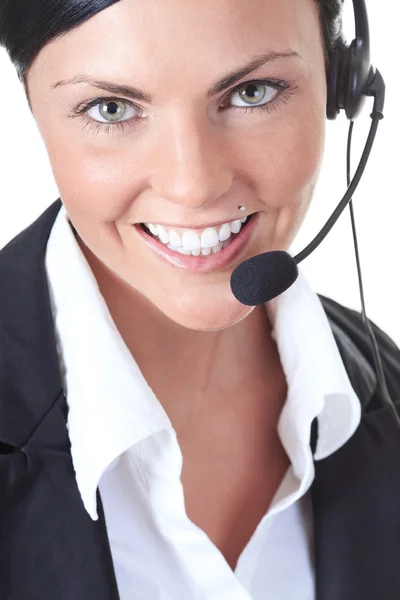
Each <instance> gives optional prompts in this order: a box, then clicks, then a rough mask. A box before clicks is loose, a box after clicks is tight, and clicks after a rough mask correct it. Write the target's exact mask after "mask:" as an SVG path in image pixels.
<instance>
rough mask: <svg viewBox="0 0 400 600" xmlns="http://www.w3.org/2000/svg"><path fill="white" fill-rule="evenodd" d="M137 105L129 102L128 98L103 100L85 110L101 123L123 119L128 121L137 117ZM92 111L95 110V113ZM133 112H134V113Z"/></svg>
mask: <svg viewBox="0 0 400 600" xmlns="http://www.w3.org/2000/svg"><path fill="white" fill-rule="evenodd" d="M135 110H137V109H135V107H134V106H133V104H131V103H130V102H128V101H127V100H117V99H112V100H106V99H104V100H101V101H100V102H97V104H95V105H94V106H91V107H89V109H86V111H85V112H87V114H88V115H89V116H91V117H92V118H93V119H94V120H95V121H98V122H99V123H109V124H112V123H120V122H121V121H124V120H125V121H126V120H128V119H130V118H132V117H135V116H137V115H135ZM90 111H93V114H92V115H91V114H90ZM132 113H133V114H132ZM99 115H100V117H101V118H102V119H104V121H102V120H100V121H99V119H98V117H99Z"/></svg>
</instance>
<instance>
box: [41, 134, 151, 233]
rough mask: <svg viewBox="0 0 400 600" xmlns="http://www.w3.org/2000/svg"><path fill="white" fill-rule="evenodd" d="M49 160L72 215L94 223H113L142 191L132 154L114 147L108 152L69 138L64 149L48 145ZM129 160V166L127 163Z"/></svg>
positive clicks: (58, 144) (57, 145) (58, 145)
mask: <svg viewBox="0 0 400 600" xmlns="http://www.w3.org/2000/svg"><path fill="white" fill-rule="evenodd" d="M48 150H49V157H50V163H51V167H52V171H53V174H54V178H55V180H56V182H57V187H58V189H59V191H60V195H61V197H62V198H63V199H64V201H65V204H66V205H67V208H68V211H69V213H70V214H71V216H72V215H73V214H75V215H79V218H81V219H86V218H87V219H90V220H91V221H93V222H95V221H97V222H99V223H102V222H107V221H109V222H112V221H114V220H117V219H118V218H120V216H121V214H122V213H124V212H125V211H126V210H128V208H129V206H130V205H131V203H132V199H133V198H135V197H136V196H137V195H138V194H139V193H140V187H139V184H140V181H139V179H138V180H137V181H136V179H135V169H134V168H132V167H131V168H130V169H128V168H127V167H128V166H129V165H132V164H134V160H133V159H132V157H129V158H127V155H126V153H119V152H118V151H117V150H116V149H115V148H114V149H113V151H112V152H111V151H110V152H107V151H105V150H104V147H103V148H100V147H98V146H97V147H96V144H95V143H94V142H92V145H91V147H90V148H89V147H88V145H86V144H82V143H79V142H77V143H76V144H74V143H73V142H71V141H69V142H67V143H66V144H65V147H64V150H63V149H61V150H60V143H59V141H58V143H57V144H54V147H51V146H48ZM127 162H128V165H127Z"/></svg>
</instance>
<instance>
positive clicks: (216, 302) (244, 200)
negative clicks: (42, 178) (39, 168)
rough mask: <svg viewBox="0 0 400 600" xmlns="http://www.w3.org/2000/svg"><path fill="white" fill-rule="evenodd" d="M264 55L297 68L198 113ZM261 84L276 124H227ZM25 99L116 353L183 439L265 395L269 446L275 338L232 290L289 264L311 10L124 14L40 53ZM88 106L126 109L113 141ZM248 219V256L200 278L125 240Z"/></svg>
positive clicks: (296, 216)
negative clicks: (245, 272)
mask: <svg viewBox="0 0 400 600" xmlns="http://www.w3.org/2000/svg"><path fill="white" fill-rule="evenodd" d="M205 32H206V34H205ZM267 51H276V52H287V51H295V52H297V53H298V54H299V56H298V57H291V58H282V59H278V60H275V61H273V62H269V63H266V64H265V65H264V66H261V67H259V68H257V70H255V71H253V72H252V73H249V74H248V75H246V76H244V77H243V78H242V79H241V80H239V81H237V82H235V83H234V84H233V85H232V86H231V87H230V88H229V89H228V90H226V91H224V92H221V93H220V94H217V95H216V96H214V97H213V98H208V97H207V90H208V89H209V88H210V87H211V85H212V84H213V83H214V82H215V81H217V80H219V79H221V78H222V77H223V76H224V75H225V74H226V73H228V72H231V71H233V70H235V69H238V68H239V67H241V66H242V65H244V64H246V63H248V62H249V61H250V58H251V56H252V55H253V54H256V53H260V54H261V53H265V52H267ZM81 72H85V73H88V74H90V75H91V76H92V77H93V78H96V79H102V80H107V81H112V82H115V83H119V84H125V85H132V86H135V87H139V88H141V89H143V90H145V91H147V92H148V93H150V94H151V95H152V97H153V102H152V103H146V102H138V101H134V102H133V104H132V106H131V105H130V104H129V101H128V99H127V98H125V102H124V97H123V96H122V95H119V94H110V93H109V92H107V91H104V90H99V89H97V88H95V87H93V86H90V85H87V84H84V83H80V84H78V85H59V86H58V87H53V86H54V85H55V83H56V82H58V81H60V80H65V79H67V78H70V77H73V76H74V75H76V74H78V73H81ZM268 78H271V79H282V80H285V81H287V82H288V83H289V84H290V86H291V87H290V88H289V93H287V95H286V96H282V97H281V98H279V97H276V99H275V102H274V105H273V110H271V111H269V112H266V111H261V110H259V111H256V110H255V111H253V112H250V111H248V112H245V111H244V110H243V109H240V108H235V106H236V107H240V106H241V107H243V106H246V105H247V106H252V103H251V101H249V96H250V93H251V92H250V93H249V90H248V89H247V90H246V91H247V92H248V96H247V97H246V96H245V99H246V98H247V104H246V100H243V99H241V98H240V97H239V94H237V93H236V94H235V95H234V96H232V97H231V98H229V95H230V94H232V93H233V91H234V90H237V89H238V86H239V85H241V84H243V83H245V82H251V81H253V80H255V79H268ZM27 85H28V87H27V92H29V96H30V102H31V107H32V112H33V114H34V117H35V119H36V122H37V125H38V128H39V130H40V133H41V135H42V137H43V140H44V143H45V145H46V148H47V151H48V155H49V159H50V162H51V167H52V170H53V174H54V177H55V180H56V183H57V186H58V189H59V192H60V196H61V198H62V201H63V203H64V205H65V206H66V209H67V212H68V214H69V217H70V220H71V222H72V223H73V225H74V227H75V228H76V230H77V232H78V237H77V240H78V243H79V245H80V247H81V249H82V251H83V253H84V255H85V257H86V259H87V260H88V262H89V264H90V266H91V268H92V270H93V273H94V274H95V276H96V279H97V282H98V284H99V288H100V290H101V292H102V294H103V296H104V298H105V300H106V302H107V305H108V307H109V309H110V312H111V314H112V316H113V318H114V321H115V323H116V325H117V327H118V329H119V331H120V333H121V335H122V337H123V338H124V340H125V342H126V343H127V345H128V347H129V348H130V350H131V351H132V353H133V354H134V356H135V358H136V360H137V362H138V363H139V365H140V366H141V368H142V370H143V373H144V374H145V376H146V377H147V378H148V381H149V382H150V383H151V385H152V387H153V389H154V390H155V391H156V393H158V394H159V397H160V398H162V400H163V402H164V405H165V406H166V407H167V408H168V410H169V412H170V415H171V416H174V418H175V419H176V421H179V422H182V424H183V423H184V422H185V423H186V422H188V419H189V418H190V415H192V416H193V414H194V411H201V409H203V412H204V413H205V414H206V413H207V414H208V415H209V411H208V407H209V404H208V403H209V402H212V403H213V407H214V410H218V406H222V404H223V402H222V400H221V402H220V403H216V397H218V398H224V397H225V398H229V402H230V407H231V408H232V409H234V410H235V411H236V410H237V409H238V408H239V407H240V405H241V403H242V402H243V395H242V394H238V393H237V391H238V390H243V389H246V390H248V389H249V381H250V382H251V385H252V386H253V388H254V390H255V393H254V395H255V396H256V395H257V394H258V396H259V395H261V392H262V393H264V392H265V390H266V389H267V388H268V389H269V390H274V391H276V394H272V393H270V396H271V399H270V403H269V406H270V408H269V411H270V412H269V415H268V417H269V422H270V423H272V425H273V427H272V430H275V427H274V425H275V424H276V419H277V416H278V414H279V410H280V408H281V406H282V401H283V400H284V396H285V393H284V386H283V384H284V377H283V373H282V368H281V364H280V361H279V356H278V352H277V348H276V344H275V342H274V340H273V339H272V337H271V324H270V321H269V318H268V314H267V311H266V310H265V306H264V305H261V306H258V307H256V308H254V307H248V306H244V305H242V304H241V303H240V302H238V301H237V300H236V298H235V297H234V296H233V294H232V292H231V289H230V275H231V273H232V271H233V269H234V268H235V267H236V266H237V265H238V264H239V263H240V262H242V261H244V260H245V259H247V258H250V257H251V256H254V255H256V254H259V253H261V252H265V251H268V250H276V249H281V250H287V249H288V248H289V247H290V245H291V243H292V241H293V240H294V238H295V236H296V233H297V232H298V230H299V228H300V226H301V224H302V222H303V220H304V218H305V216H306V213H307V210H308V207H309V204H310V202H311V199H312V195H313V191H314V188H315V184H316V181H317V178H318V174H319V170H320V167H321V161H322V155H323V148H324V142H325V107H326V83H325V64H324V50H323V39H322V33H321V30H320V25H319V22H318V15H317V6H316V3H315V2H314V1H313V0H252V2H251V10H249V4H248V3H247V2H246V3H245V2H243V1H242V0H219V1H218V2H215V1H214V0H202V1H201V2H186V1H181V0H149V1H146V2H137V0H122V1H121V2H119V3H116V4H114V5H113V6H111V7H109V8H107V9H106V10H103V11H102V12H100V13H98V14H97V15H95V16H94V17H92V18H91V19H89V20H88V21H86V22H85V23H83V24H82V25H80V26H79V27H77V28H76V29H74V30H72V31H70V32H68V34H66V35H64V36H63V37H61V38H59V39H57V40H55V41H53V42H51V43H49V44H48V45H47V46H45V47H44V48H43V49H42V50H41V52H40V53H39V55H38V56H37V58H36V59H35V61H34V63H33V65H32V66H31V68H30V70H29V72H28V76H27ZM259 91H260V92H261V94H263V93H266V97H265V100H264V103H266V102H267V101H268V99H273V98H274V95H275V94H276V92H275V90H274V89H273V88H271V87H269V86H267V87H264V88H263V87H262V86H261V89H259ZM96 97H103V98H110V97H113V98H117V99H119V100H120V101H121V102H122V103H123V104H122V108H124V109H125V111H126V113H125V115H123V116H122V117H121V119H120V122H123V123H124V124H125V130H124V131H122V130H121V129H120V128H119V127H114V129H113V130H111V131H110V132H109V134H107V133H105V131H106V129H107V127H106V124H107V123H106V120H107V116H108V114H109V112H107V108H108V107H107V106H106V108H105V111H103V112H100V110H101V109H100V107H99V105H98V106H97V107H94V108H91V109H90V110H89V113H86V115H83V116H82V117H76V118H71V117H70V115H71V113H72V111H73V110H74V109H75V108H77V107H79V106H82V105H83V103H85V102H88V101H90V100H92V99H94V98H96ZM261 98H262V96H261ZM260 103H262V100H260ZM222 106H224V107H225V108H224V109H222V108H221V107H222ZM85 116H86V118H88V119H90V117H91V118H92V119H93V120H92V123H93V125H94V126H96V125H97V124H98V123H97V122H99V121H102V122H105V125H104V126H103V129H102V130H100V131H99V132H98V134H97V135H96V132H95V129H93V130H92V131H89V129H88V127H84V128H83V124H84V122H85V121H84V117H85ZM124 119H126V121H124ZM128 120H130V123H131V125H132V126H131V127H130V126H129V125H127V121H128ZM96 121H97V122H96ZM110 129H111V127H110ZM239 205H244V206H245V207H246V211H245V212H244V213H241V212H240V211H239V210H238V206H239ZM253 212H261V220H260V222H259V225H258V227H257V230H256V231H255V233H254V235H253V237H252V239H251V241H250V243H249V244H248V245H247V247H246V248H245V250H244V251H243V252H242V253H241V254H240V255H239V256H238V257H237V258H236V259H235V260H234V261H233V263H232V264H230V265H229V266H228V267H226V268H224V269H221V270H218V271H212V272H209V273H194V272H190V271H188V270H183V269H179V268H174V267H173V266H171V265H169V264H168V263H165V262H164V261H162V260H161V259H160V258H159V257H158V256H157V255H156V254H155V253H154V252H152V250H150V249H149V248H148V247H147V246H146V245H145V244H144V243H143V241H142V240H141V239H140V238H139V236H138V235H137V234H136V232H134V231H133V230H132V227H131V224H133V223H138V222H152V223H161V224H162V223H167V224H168V223H178V224H182V226H186V227H188V228H190V226H197V225H199V224H203V223H215V222H219V221H225V222H229V221H233V220H235V219H238V218H241V217H242V216H243V215H248V214H251V213H253ZM194 366H195V368H193V367H194ZM182 374H184V377H182ZM249 378H250V379H249ZM235 390H236V394H235ZM257 391H258V392H257ZM189 392H190V400H189V399H188V397H189ZM278 392H279V393H278ZM274 398H275V401H274ZM216 404H217V406H216ZM264 404H265V402H264ZM255 405H257V402H255ZM257 406H258V408H257V410H258V409H259V403H258V405H257ZM221 410H222V409H221ZM255 411H256V409H255ZM196 414H197V415H199V414H200V413H199V412H197V413H196Z"/></svg>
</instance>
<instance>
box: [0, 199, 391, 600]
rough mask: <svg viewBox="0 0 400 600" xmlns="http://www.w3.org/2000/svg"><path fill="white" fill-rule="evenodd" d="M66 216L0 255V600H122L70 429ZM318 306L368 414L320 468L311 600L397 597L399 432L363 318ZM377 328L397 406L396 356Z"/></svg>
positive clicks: (48, 213) (52, 214) (27, 233)
mask: <svg viewBox="0 0 400 600" xmlns="http://www.w3.org/2000/svg"><path fill="white" fill-rule="evenodd" d="M60 208H61V201H60V199H58V200H56V201H55V202H54V203H53V204H52V205H51V206H50V207H49V208H48V209H47V210H45V211H44V213H43V214H42V215H40V217H39V218H38V219H37V220H36V221H35V222H34V223H32V224H31V225H30V226H29V227H27V228H26V229H25V230H24V231H22V232H21V233H20V234H19V235H17V236H16V237H15V238H14V239H13V240H11V241H10V242H9V243H8V244H7V245H6V246H5V247H4V248H3V249H2V250H1V251H0V600H118V599H119V596H118V591H117V585H116V580H115V574H114V570H113V563H112V557H111V554H110V547H109V542H108V537H107V530H106V525H105V520H104V512H103V507H102V504H101V498H100V494H99V491H97V498H98V503H99V520H98V521H92V519H91V518H90V516H89V515H88V514H87V512H86V510H85V508H84V506H83V503H82V500H81V497H80V494H79V491H78V488H77V484H76V481H75V476H74V471H73V466H72V460H71V454H70V441H69V437H68V431H67V428H66V418H67V404H66V399H65V396H64V394H63V391H62V384H61V375H60V371H59V366H58V359H57V353H56V345H55V337H54V325H53V319H52V314H51V307H50V303H49V292H48V287H47V281H46V275H45V267H44V253H45V249H46V244H47V241H48V237H49V235H50V230H51V228H52V226H53V223H54V221H55V218H56V216H57V213H58V211H59V209H60ZM319 297H320V300H321V302H322V305H323V307H324V309H325V311H326V314H327V316H328V318H329V322H330V324H331V327H332V330H333V334H334V336H335V339H336V342H337V345H338V348H339V351H340V354H341V357H342V359H343V361H344V365H345V368H346V370H347V373H348V375H349V377H350V380H351V382H352V385H353V387H354V390H355V392H356V393H357V395H358V397H359V398H360V401H361V403H362V413H363V414H362V419H361V423H360V425H359V427H358V428H357V430H356V432H355V434H354V435H353V436H352V437H351V439H350V440H349V441H348V442H347V443H346V444H345V445H344V446H342V448H340V449H339V450H337V451H336V452H335V453H334V454H332V455H331V456H329V457H328V458H326V459H324V460H321V461H316V462H315V469H316V474H315V480H314V482H313V485H312V487H311V493H312V502H313V514H314V530H315V551H316V582H317V596H316V597H317V600H378V599H379V600H399V598H400V429H398V428H397V425H396V422H395V420H394V419H393V416H392V414H391V412H390V410H389V409H388V408H387V407H386V405H385V404H384V402H383V400H382V398H381V396H380V394H379V391H378V389H377V381H376V376H375V373H374V370H373V368H372V367H371V365H372V364H373V362H372V354H371V350H370V344H369V340H368V338H367V336H366V333H365V331H364V329H363V326H362V319H361V315H360V313H358V312H356V311H354V310H352V309H349V308H346V307H344V306H342V305H340V304H338V303H337V302H335V301H334V300H331V299H329V298H326V297H325V296H321V295H320V296H319ZM372 326H373V329H374V332H375V335H376V337H377V341H378V344H379V348H380V351H381V355H382V361H383V365H384V370H385V374H386V377H387V382H388V388H389V392H390V394H391V397H392V399H393V401H394V402H396V403H397V405H398V406H400V351H399V349H398V348H397V347H396V345H395V344H394V343H393V341H392V340H391V339H390V338H389V337H388V336H387V335H386V334H385V333H384V332H383V331H382V330H381V329H379V328H378V327H377V326H376V325H374V324H373V325H372ZM316 425H317V420H316V419H315V420H314V423H313V439H312V445H313V447H315V442H316V436H317V427H316ZM89 434H90V433H89ZM154 576H155V577H157V565H154ZM288 577H290V571H289V570H288ZM268 597H269V596H268V590H265V598H266V599H267V598H268ZM132 598H133V599H134V598H135V591H134V590H132ZM148 600H151V598H149V599H148ZM274 600H275V599H274Z"/></svg>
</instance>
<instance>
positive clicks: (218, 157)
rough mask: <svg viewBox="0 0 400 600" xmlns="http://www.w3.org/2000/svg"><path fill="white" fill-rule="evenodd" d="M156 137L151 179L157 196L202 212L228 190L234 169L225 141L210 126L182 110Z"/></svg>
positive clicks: (171, 118) (172, 117) (218, 132)
mask: <svg viewBox="0 0 400 600" xmlns="http://www.w3.org/2000/svg"><path fill="white" fill-rule="evenodd" d="M157 138H158V140H157V142H156V151H155V153H154V155H153V158H152V160H153V170H152V177H151V179H152V181H151V184H152V188H153V190H154V192H155V193H156V194H157V196H159V197H160V198H163V199H166V200H169V201H170V202H173V203H175V204H179V205H181V206H185V207H186V208H192V209H201V208H205V207H206V206H207V205H208V204H210V203H212V202H213V201H215V199H217V198H219V197H220V196H222V195H223V194H225V193H226V192H227V191H228V190H229V189H230V187H231V185H232V180H233V177H234V170H233V166H232V165H230V164H229V156H228V150H227V140H226V139H224V137H223V136H222V135H221V131H220V130H219V131H218V129H217V128H215V129H213V128H212V126H211V125H210V123H206V122H204V121H203V120H201V122H200V119H197V120H196V118H194V117H193V116H192V117H190V116H187V115H185V114H184V113H183V111H181V112H180V113H179V114H178V113H176V114H175V116H170V117H169V118H168V123H166V124H165V126H164V127H163V130H162V132H160V131H159V132H158V134H157ZM224 148H225V149H224Z"/></svg>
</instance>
